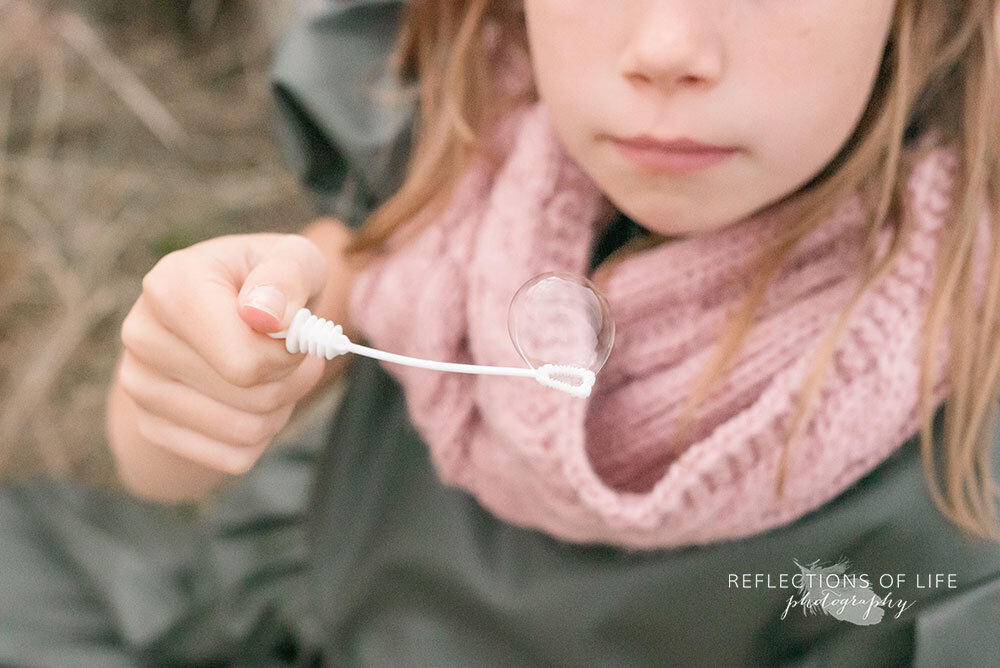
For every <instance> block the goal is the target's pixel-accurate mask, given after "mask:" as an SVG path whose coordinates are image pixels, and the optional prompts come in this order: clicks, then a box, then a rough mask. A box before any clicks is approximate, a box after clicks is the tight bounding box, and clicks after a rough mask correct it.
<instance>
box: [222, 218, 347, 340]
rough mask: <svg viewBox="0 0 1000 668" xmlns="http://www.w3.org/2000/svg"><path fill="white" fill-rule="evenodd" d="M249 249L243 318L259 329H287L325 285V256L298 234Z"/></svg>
mask: <svg viewBox="0 0 1000 668" xmlns="http://www.w3.org/2000/svg"><path fill="white" fill-rule="evenodd" d="M250 252H251V255H252V257H251V258H250V262H251V265H252V269H251V270H250V273H249V274H248V275H247V277H246V278H245V279H244V281H243V285H242V286H241V289H240V293H239V297H238V302H239V314H240V317H241V318H242V319H243V321H244V322H246V323H247V325H249V326H250V327H251V328H253V329H254V330H256V331H258V332H277V331H280V330H282V329H287V328H288V327H289V326H290V325H291V322H292V318H293V317H294V316H295V313H296V312H297V311H298V310H299V309H300V308H302V307H303V306H305V305H306V304H307V303H309V302H310V300H311V299H312V298H313V297H316V296H318V295H319V294H320V292H322V290H323V288H324V287H325V285H326V279H327V272H328V269H327V262H326V258H325V257H324V256H323V253H322V252H321V251H320V249H319V248H318V247H317V246H316V244H315V243H313V242H312V241H310V240H309V239H307V238H306V237H303V236H300V235H297V234H290V235H287V236H285V237H284V238H283V239H282V240H281V241H280V242H278V244H276V245H275V246H273V247H271V248H260V247H257V246H252V247H251V250H250ZM254 254H256V256H254Z"/></svg>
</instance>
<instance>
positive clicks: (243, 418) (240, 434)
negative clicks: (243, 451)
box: [230, 413, 273, 448]
mask: <svg viewBox="0 0 1000 668" xmlns="http://www.w3.org/2000/svg"><path fill="white" fill-rule="evenodd" d="M230 427H231V429H232V432H231V433H232V434H233V438H234V440H235V441H236V445H238V446H240V447H243V448H246V447H250V446H254V445H257V444H258V443H260V442H261V441H264V440H267V439H269V438H270V437H271V436H272V435H273V434H272V432H271V421H270V420H268V418H267V417H266V416H264V415H254V414H252V413H243V414H241V415H240V416H239V418H238V419H236V420H234V421H233V423H232V424H231V425H230Z"/></svg>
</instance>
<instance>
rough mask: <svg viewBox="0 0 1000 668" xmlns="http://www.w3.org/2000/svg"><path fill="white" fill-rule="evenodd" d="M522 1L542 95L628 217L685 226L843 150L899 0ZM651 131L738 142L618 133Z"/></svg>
mask: <svg viewBox="0 0 1000 668" xmlns="http://www.w3.org/2000/svg"><path fill="white" fill-rule="evenodd" d="M524 8H525V14H526V19H527V24H528V37H529V43H530V48H531V58H532V66H533V69H534V74H535V81H536V84H537V87H538V91H539V95H540V96H541V98H542V100H543V101H544V102H545V104H546V106H547V107H548V108H549V110H550V113H551V116H552V118H553V122H554V123H555V126H556V129H557V132H558V133H559V135H560V137H561V139H562V140H563V142H564V143H565V145H566V148H567V150H568V151H569V153H570V155H571V156H572V157H573V158H574V159H575V160H576V161H577V162H578V163H579V164H580V166H581V167H583V168H584V169H585V170H586V171H587V173H588V174H590V176H591V177H592V178H593V179H594V180H595V182H596V183H597V184H598V185H599V186H600V188H601V189H602V190H603V191H604V192H605V193H606V195H607V196H608V198H609V199H610V200H611V201H612V202H614V204H615V205H616V206H617V207H618V208H619V209H621V210H622V211H624V212H625V213H626V214H627V215H628V216H629V217H630V218H632V219H633V220H635V221H636V222H638V223H639V224H641V225H643V226H645V227H647V228H649V229H651V230H654V231H657V232H659V233H661V234H665V235H675V234H685V233H691V232H700V231H707V230H711V229H715V228H719V227H722V226H724V225H727V224H729V223H732V222H734V221H736V220H738V219H740V218H742V217H744V216H747V215H750V214H752V213H754V212H756V211H758V210H759V209H761V208H763V207H764V206H766V205H768V204H771V203H774V202H776V201H777V200H779V199H781V198H783V197H784V196H785V195H788V194H789V193H791V192H794V191H795V190H797V189H798V188H799V187H801V186H802V185H804V184H805V183H806V182H808V181H809V180H810V179H811V178H812V177H813V176H815V175H816V174H817V173H818V172H819V171H820V170H821V169H822V168H823V167H824V166H825V165H826V164H827V163H828V162H829V161H830V160H832V159H833V157H834V156H835V155H836V154H837V152H838V151H839V149H840V148H841V147H842V145H843V144H844V142H845V141H846V140H847V139H848V137H849V136H850V135H851V133H852V131H853V130H854V128H855V126H856V125H857V123H858V121H860V119H861V115H862V113H863V112H864V109H865V107H866V105H867V103H868V99H869V97H870V94H871V89H872V85H873V83H874V81H875V78H876V75H877V73H878V69H879V65H880V63H881V61H882V54H883V51H884V48H885V44H886V40H887V38H888V35H889V32H890V28H891V24H892V16H893V9H894V1H893V0H808V1H802V0H698V1H697V2H692V1H691V0H614V1H609V0H524ZM643 134H647V135H652V136H654V137H656V138H658V139H668V140H669V139H678V138H688V139H693V140H695V141H697V142H700V143H703V144H710V145H716V146H723V147H735V150H734V151H731V152H729V153H726V154H721V157H720V154H716V155H715V157H720V159H719V160H718V161H716V162H714V163H713V164H710V165H707V166H706V165H702V166H700V167H698V166H695V167H692V166H691V165H690V164H689V165H687V166H678V165H677V164H674V163H671V164H669V165H667V166H662V165H661V166H655V167H651V166H648V165H646V166H643V165H640V164H638V163H637V162H635V161H634V160H633V159H631V158H629V157H626V156H625V155H624V154H623V153H622V151H621V150H620V148H619V147H618V145H617V144H616V142H615V141H613V137H617V138H632V137H635V136H637V135H643ZM690 157H691V156H690V154H688V155H687V156H683V155H682V156H679V157H678V156H676V155H675V156H674V158H673V160H674V161H675V162H677V161H680V162H683V161H684V160H686V159H690ZM702 157H704V154H703V155H702Z"/></svg>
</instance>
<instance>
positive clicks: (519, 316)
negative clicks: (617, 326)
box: [268, 272, 614, 398]
mask: <svg viewBox="0 0 1000 668" xmlns="http://www.w3.org/2000/svg"><path fill="white" fill-rule="evenodd" d="M581 294H582V295H583V297H581ZM567 296H570V297H572V299H571V300H570V301H571V302H572V306H573V307H574V308H575V307H580V306H582V307H583V308H584V311H585V313H586V315H587V322H588V323H590V324H591V327H592V328H593V329H594V334H595V336H594V338H593V341H594V343H595V345H594V351H593V354H592V355H590V356H589V359H588V360H587V363H586V364H576V363H570V364H552V363H546V364H539V365H537V366H536V360H534V359H533V357H532V356H531V355H529V354H526V353H525V351H524V350H523V349H522V346H521V345H520V343H519V341H518V334H517V332H518V331H519V328H520V327H521V326H524V325H525V324H527V325H530V324H532V323H533V322H537V318H534V319H533V318H532V313H533V312H532V309H535V310H536V311H538V310H540V311H541V312H543V313H546V312H549V313H551V312H552V310H553V307H555V309H556V310H557V311H561V312H563V313H565V311H566V308H565V305H564V304H563V305H562V307H560V302H565V301H566V299H565V298H566V297H567ZM508 329H509V331H510V335H511V339H512V341H513V343H514V347H515V348H516V349H517V351H518V352H519V353H520V354H521V357H522V358H524V360H525V362H527V363H528V365H529V368H519V367H506V366H487V365H482V364H459V363H455V362H438V361H434V360H425V359H421V358H419V357H409V356H407V355H398V354H396V353H390V352H385V351H383V350H377V349H375V348H370V347H368V346H362V345H360V344H357V343H354V342H353V341H351V340H350V339H349V338H348V337H347V335H346V334H344V331H343V327H341V326H340V325H338V324H335V323H333V322H331V321H330V320H327V319H325V318H319V317H317V316H315V315H313V314H312V313H311V312H310V311H309V309H307V308H301V309H299V310H298V311H297V312H296V314H295V317H294V318H293V319H292V323H291V325H290V326H289V328H288V329H287V330H284V331H281V332H275V333H273V334H269V335H268V336H270V337H272V338H275V339H285V349H286V350H288V352H290V353H293V354H294V353H300V352H301V353H309V354H310V355H318V356H320V357H325V358H326V359H328V360H331V359H333V358H334V357H337V356H338V355H344V354H346V353H355V354H357V355H364V356H365V357H372V358H375V359H380V360H384V361H386V362H394V363H396V364H406V365H408V366H415V367H420V368H423V369H431V370H436V371H452V372H456V373H476V374H485V375H494V376H521V377H525V378H534V379H535V380H536V381H538V382H539V383H540V384H541V385H544V386H545V387H550V388H553V389H556V390H560V391H562V392H566V393H567V394H570V395H573V396H575V397H580V398H583V397H587V396H590V392H591V389H592V388H593V386H594V381H595V380H596V377H597V372H598V371H599V370H600V368H601V367H602V366H603V365H604V362H605V361H606V360H607V357H608V355H609V354H610V352H611V345H612V343H613V341H614V321H613V320H612V319H611V317H610V311H609V308H608V303H607V300H606V299H605V298H604V297H603V296H602V295H601V294H600V293H599V292H598V291H597V289H596V288H595V287H594V285H593V284H592V283H591V282H590V281H588V280H587V279H585V278H582V277H578V276H574V275H572V274H567V273H564V272H547V273H544V274H540V275H538V276H536V277H534V278H532V279H531V280H529V281H528V282H526V283H525V284H524V285H523V286H521V288H520V289H519V290H518V291H517V293H516V294H515V295H514V298H513V299H512V300H511V308H510V311H509V312H508ZM556 375H559V376H565V377H569V378H575V379H577V380H578V382H577V383H569V382H566V381H564V380H560V379H559V378H556V377H554V376H556Z"/></svg>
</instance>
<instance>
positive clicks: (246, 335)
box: [141, 256, 301, 388]
mask: <svg viewBox="0 0 1000 668" xmlns="http://www.w3.org/2000/svg"><path fill="white" fill-rule="evenodd" d="M168 257H169V256H168ZM164 259H166V258H164ZM161 262H163V260H161ZM172 262H173V263H175V264H180V265H181V266H180V267H170V266H165V267H163V268H162V269H160V270H159V271H158V267H160V266H161V265H160V264H159V263H158V265H157V267H154V268H153V270H152V271H150V273H149V274H147V275H146V277H145V278H144V279H143V293H142V297H141V299H144V300H145V301H146V306H147V308H148V312H149V313H150V315H151V316H152V317H153V318H154V319H155V320H157V321H158V322H159V323H160V324H161V325H162V326H163V327H164V328H166V329H167V330H169V331H170V332H172V333H173V334H174V335H175V336H177V338H178V339H180V340H181V341H183V342H184V344H185V345H186V346H188V347H190V348H191V349H193V350H194V351H195V353H197V355H198V356H199V357H201V358H202V359H203V360H204V361H205V363H206V364H207V365H208V366H210V367H211V368H212V369H213V370H214V371H215V372H216V373H217V374H218V375H219V376H220V377H222V378H223V379H225V380H226V381H227V382H228V383H229V384H231V385H236V386H238V387H245V388H249V387H253V386H255V385H261V384H264V383H268V382H271V381H275V380H279V379H281V378H283V377H285V376H287V375H288V374H289V373H291V371H292V370H293V369H294V368H295V367H296V365H298V364H299V363H300V362H301V357H299V356H297V355H291V354H289V352H288V351H287V350H286V349H285V347H284V346H283V345H282V344H281V342H280V341H275V340H274V339H273V338H271V337H269V336H267V335H266V334H261V333H259V332H255V331H254V330H253V329H251V328H250V327H249V326H248V325H247V324H246V323H245V322H243V320H242V319H241V318H240V316H239V314H238V313H237V306H236V295H237V288H236V285H235V284H233V283H232V282H231V281H230V279H229V278H227V277H226V276H220V275H218V274H219V273H224V272H217V274H216V275H212V276H209V275H206V273H205V272H206V269H205V265H206V264H207V263H206V262H205V261H204V259H201V260H198V259H197V258H195V259H193V260H192V259H185V258H183V257H179V258H178V259H175V260H173V261H172Z"/></svg>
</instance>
